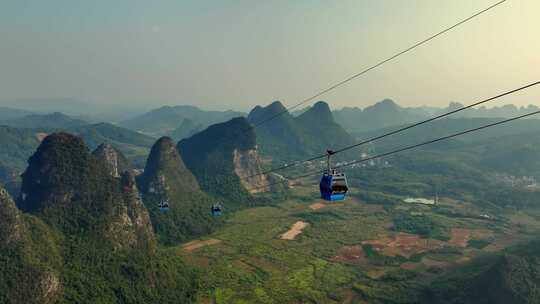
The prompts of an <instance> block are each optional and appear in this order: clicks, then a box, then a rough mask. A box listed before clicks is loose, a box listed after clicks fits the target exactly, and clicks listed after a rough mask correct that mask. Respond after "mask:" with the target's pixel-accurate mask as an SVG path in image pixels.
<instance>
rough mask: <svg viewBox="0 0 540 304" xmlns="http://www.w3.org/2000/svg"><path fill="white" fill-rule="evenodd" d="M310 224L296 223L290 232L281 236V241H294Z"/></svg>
mask: <svg viewBox="0 0 540 304" xmlns="http://www.w3.org/2000/svg"><path fill="white" fill-rule="evenodd" d="M308 225H309V224H308V223H306V222H302V221H298V222H296V223H294V224H293V225H292V227H291V229H289V231H287V232H285V233H284V234H282V235H281V239H282V240H294V239H295V238H296V236H297V235H299V234H300V233H302V230H303V229H304V228H306V227H307V226H308Z"/></svg>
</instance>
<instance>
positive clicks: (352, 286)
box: [175, 187, 540, 304]
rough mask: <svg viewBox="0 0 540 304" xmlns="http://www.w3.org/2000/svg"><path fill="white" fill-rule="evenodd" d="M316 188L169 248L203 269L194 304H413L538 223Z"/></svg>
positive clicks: (448, 204) (448, 203) (459, 205)
mask: <svg viewBox="0 0 540 304" xmlns="http://www.w3.org/2000/svg"><path fill="white" fill-rule="evenodd" d="M313 190H314V189H313V188H303V187H300V188H297V189H295V193H296V194H295V197H293V198H291V199H288V200H286V201H283V202H281V203H279V204H277V205H274V206H265V207H258V208H251V209H246V210H243V211H240V212H237V213H236V214H234V215H231V216H230V218H229V219H228V220H227V223H226V224H225V226H224V227H223V228H222V229H220V230H219V231H218V232H216V233H215V234H212V235H210V236H208V237H207V238H206V239H203V240H199V241H194V242H190V243H188V244H184V245H183V246H178V247H176V248H175V250H176V252H177V253H178V255H181V256H182V257H183V258H184V260H185V261H187V262H188V263H189V264H192V265H196V266H199V267H200V269H201V271H202V272H203V275H202V276H201V277H202V283H201V284H202V288H201V292H200V294H199V295H198V299H199V303H218V304H221V303H415V302H417V301H419V298H418V295H419V292H420V291H421V290H422V288H423V287H424V286H426V285H427V284H428V283H429V282H430V281H432V280H433V279H435V278H437V277H438V276H440V275H441V274H443V273H445V272H447V271H449V270H451V269H453V268H456V267H459V266H460V265H464V264H467V263H468V262H469V261H470V260H471V259H473V258H475V257H478V256H482V255H486V254H488V253H490V252H497V251H500V250H502V249H504V248H505V247H508V246H510V245H512V244H515V243H517V242H521V241H526V240H528V239H531V238H533V237H534V236H535V234H537V232H538V231H540V217H539V216H538V215H540V213H539V212H538V211H531V212H527V214H528V215H525V213H520V212H515V213H511V214H499V215H497V216H490V217H487V216H485V215H483V213H482V210H476V209H475V207H474V206H472V205H470V204H467V203H465V202H457V201H452V200H450V199H444V198H442V199H441V200H440V202H439V205H438V206H426V205H417V204H409V203H399V204H396V205H392V206H382V205H376V204H366V203H364V202H362V201H359V200H358V199H355V198H354V197H353V196H354V190H353V191H352V192H353V196H349V197H348V198H347V199H346V200H345V201H344V202H343V203H331V204H328V203H326V202H324V201H322V200H320V199H316V198H317V197H318V195H317V193H316V192H313ZM311 198H313V199H311ZM441 210H444V212H442V211H441ZM448 210H451V211H455V213H451V212H448ZM463 210H467V214H468V215H467V216H464V215H463V212H461V211H463ZM404 214H405V215H406V216H409V217H411V218H412V219H413V220H412V221H414V220H415V217H420V218H426V217H427V218H429V219H430V220H431V221H432V222H431V226H430V227H431V228H432V231H431V232H429V233H426V234H423V235H420V234H418V233H414V232H411V231H410V228H411V227H412V228H414V224H411V223H409V222H405V225H403V220H400V221H401V222H398V220H397V219H401V218H402V217H403V215H404ZM475 214H476V216H474V215H475ZM400 216H401V217H400ZM409 220H410V219H409ZM411 225H412V226H411ZM291 231H292V232H291ZM293 234H294V235H293Z"/></svg>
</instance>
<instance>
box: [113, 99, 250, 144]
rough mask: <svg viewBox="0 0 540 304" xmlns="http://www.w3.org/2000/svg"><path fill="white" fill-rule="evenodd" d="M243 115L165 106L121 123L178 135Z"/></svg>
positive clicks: (161, 134) (129, 126) (147, 130)
mask: <svg viewBox="0 0 540 304" xmlns="http://www.w3.org/2000/svg"><path fill="white" fill-rule="evenodd" d="M243 115H244V113H242V112H235V111H204V110H201V109H199V108H197V107H194V106H174V107H170V106H164V107H161V108H158V109H155V110H152V111H150V112H147V113H145V114H142V115H140V116H137V117H135V118H131V119H128V120H126V121H123V122H121V123H120V125H121V126H123V127H126V128H130V129H132V130H137V131H139V132H142V133H146V134H149V135H152V136H156V137H158V136H163V135H172V134H174V135H176V136H175V137H178V135H184V134H189V133H193V131H195V130H201V129H202V128H206V127H208V126H210V125H212V124H215V123H220V122H224V121H227V120H229V119H231V118H233V117H238V116H243ZM186 120H189V121H186ZM178 128H189V129H181V130H178Z"/></svg>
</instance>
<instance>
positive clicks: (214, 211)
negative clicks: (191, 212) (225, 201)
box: [211, 203, 223, 216]
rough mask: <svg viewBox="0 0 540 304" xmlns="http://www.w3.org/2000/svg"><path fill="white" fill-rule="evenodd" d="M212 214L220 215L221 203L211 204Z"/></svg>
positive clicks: (221, 211) (221, 210)
mask: <svg viewBox="0 0 540 304" xmlns="http://www.w3.org/2000/svg"><path fill="white" fill-rule="evenodd" d="M211 212H212V216H221V215H222V213H223V205H221V203H216V204H213V205H212V209H211Z"/></svg>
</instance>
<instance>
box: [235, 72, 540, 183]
mask: <svg viewBox="0 0 540 304" xmlns="http://www.w3.org/2000/svg"><path fill="white" fill-rule="evenodd" d="M539 84H540V81H536V82H533V83H530V84H527V85H524V86H522V87H519V88H517V89H513V90H510V91H506V92H503V93H500V94H499V95H496V96H493V97H489V98H487V99H484V100H481V101H478V102H475V103H472V104H470V105H467V106H464V107H462V108H459V109H456V110H453V111H450V112H447V113H444V114H441V115H437V116H434V117H432V118H428V119H426V120H422V121H419V122H416V123H414V124H411V125H408V126H405V127H402V128H399V129H397V130H394V131H391V132H388V133H385V134H382V135H379V136H375V137H372V138H369V139H366V140H363V141H361V142H359V143H356V144H354V145H350V146H346V147H343V148H340V149H337V150H335V151H333V152H334V153H333V154H338V153H341V152H344V151H347V150H350V149H352V148H356V147H359V146H362V145H365V144H369V143H372V142H374V141H376V140H379V139H382V138H385V137H388V136H391V135H394V134H397V133H400V132H403V131H406V130H408V129H412V128H414V127H417V126H420V125H423V124H426V123H428V122H431V121H434V120H437V119H440V118H443V117H446V116H449V115H452V114H455V113H458V112H461V111H464V110H467V109H470V108H472V107H475V106H478V105H481V104H484V103H487V102H490V101H493V100H495V99H498V98H501V97H504V96H507V95H511V94H514V93H516V92H519V91H522V90H525V89H528V88H530V87H533V86H536V85H539ZM326 155H327V154H321V155H317V156H314V157H312V158H308V159H305V160H300V161H296V162H293V163H292V164H286V165H283V166H280V167H276V168H272V169H269V170H266V171H263V172H261V173H257V174H253V175H250V176H247V177H245V178H252V177H255V176H259V175H263V174H268V173H272V172H276V171H280V170H284V169H287V168H291V167H296V166H298V165H299V164H301V163H306V162H310V161H314V160H317V159H322V158H324V157H326Z"/></svg>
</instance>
